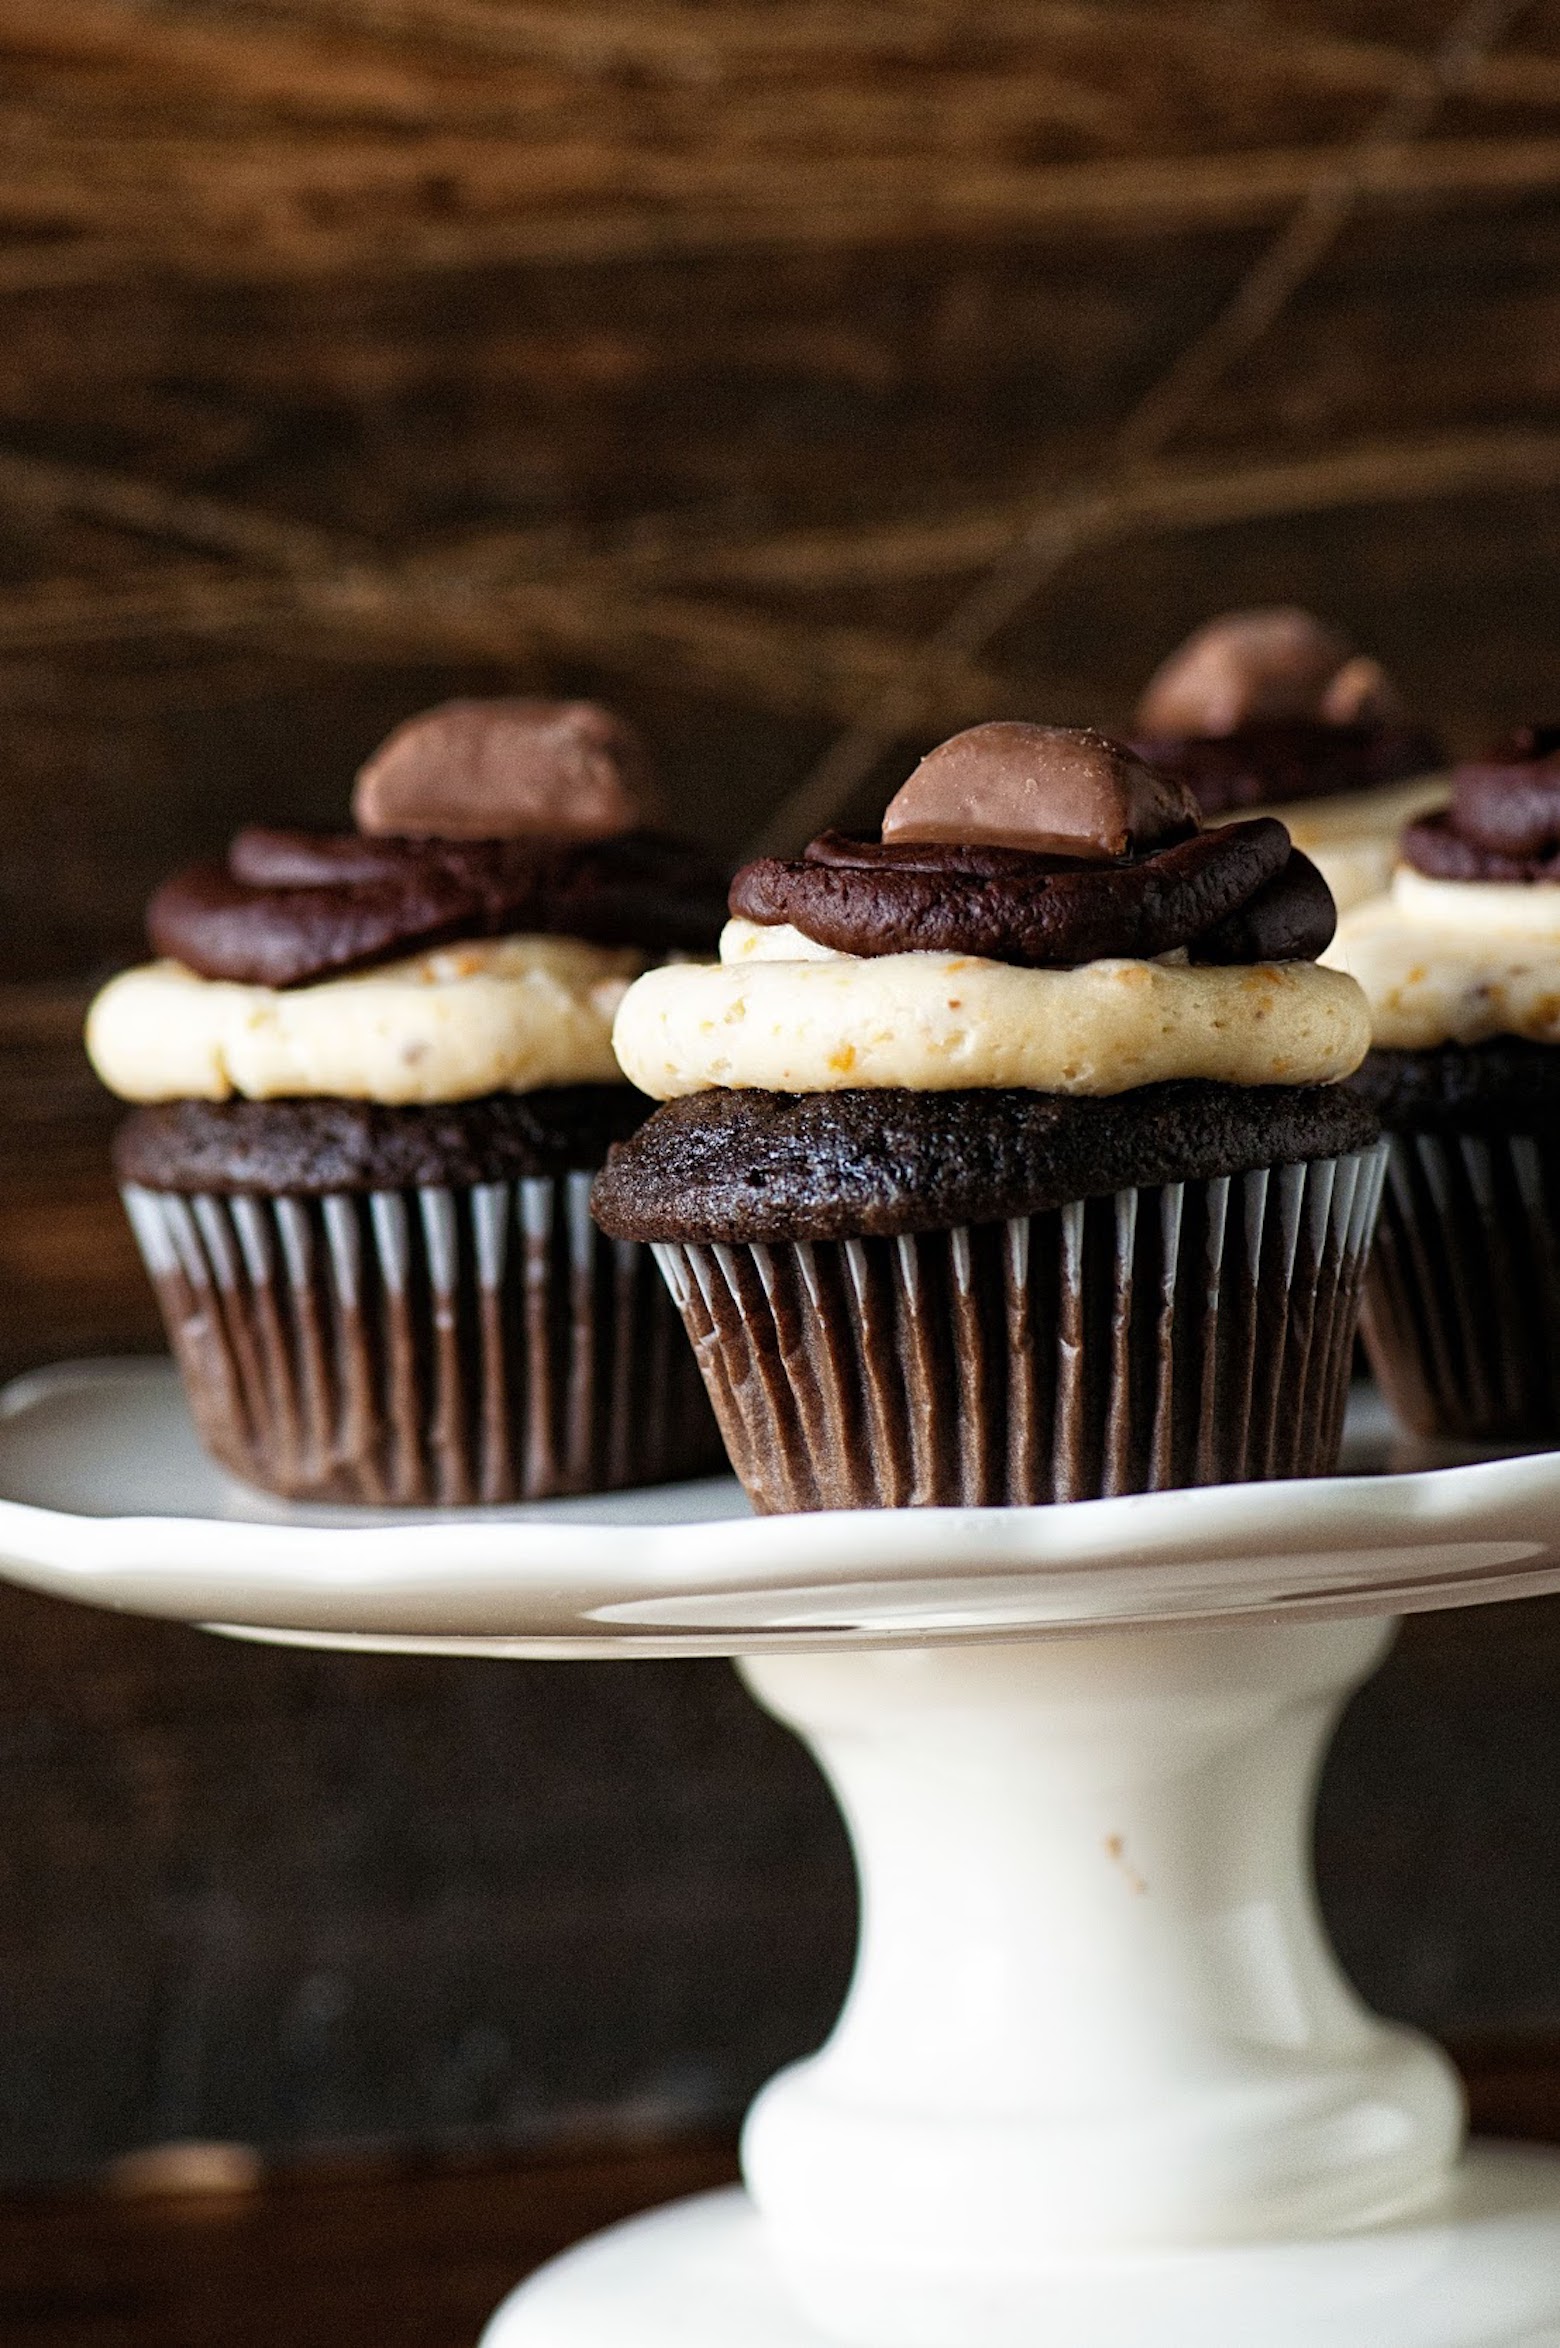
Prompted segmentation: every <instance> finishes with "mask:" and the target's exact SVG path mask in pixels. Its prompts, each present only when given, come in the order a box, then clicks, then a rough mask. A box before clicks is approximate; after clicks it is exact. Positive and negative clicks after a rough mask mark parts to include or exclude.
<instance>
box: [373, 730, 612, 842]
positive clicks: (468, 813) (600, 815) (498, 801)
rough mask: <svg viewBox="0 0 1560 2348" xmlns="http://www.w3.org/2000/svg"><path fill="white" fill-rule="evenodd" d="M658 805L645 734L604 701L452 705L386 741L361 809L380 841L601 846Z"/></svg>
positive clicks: (377, 753) (377, 756) (376, 758)
mask: <svg viewBox="0 0 1560 2348" xmlns="http://www.w3.org/2000/svg"><path fill="white" fill-rule="evenodd" d="M650 798H651V784H650V773H649V762H648V760H647V758H646V756H645V752H644V748H643V745H642V744H641V742H640V740H639V737H638V736H637V734H635V733H634V732H633V731H632V729H631V728H630V727H628V726H626V725H625V724H624V723H623V721H622V719H621V718H617V717H614V716H613V715H612V712H611V711H610V710H607V709H602V708H600V707H599V706H598V705H597V704H596V703H595V702H594V701H538V700H530V699H513V700H501V701H445V702H441V703H440V705H439V707H438V708H437V709H426V710H424V711H423V712H422V714H421V715H420V716H419V717H412V718H408V719H407V721H406V723H405V724H404V725H401V726H397V727H396V729H395V732H394V733H393V734H391V735H390V736H389V737H388V738H387V739H386V740H385V741H383V742H382V743H381V744H380V746H379V748H378V749H377V750H376V751H375V752H374V754H373V756H372V758H370V759H369V760H368V762H367V764H366V765H365V766H363V767H362V768H361V769H360V771H359V773H358V778H357V787H356V789H355V791H354V792H353V795H352V813H353V816H354V819H355V821H356V823H357V826H358V829H359V831H361V832H367V833H369V834H370V835H371V836H374V837H378V838H382V837H386V836H390V837H405V838H413V839H426V838H429V837H433V838H438V839H444V840H523V839H537V838H547V839H564V840H600V839H607V838H610V837H611V836H613V835H614V834H616V833H618V832H629V831H633V830H635V829H636V828H638V827H639V826H640V825H642V824H643V823H644V822H645V821H646V818H647V814H648V812H649V801H650Z"/></svg>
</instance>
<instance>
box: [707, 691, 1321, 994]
mask: <svg viewBox="0 0 1560 2348" xmlns="http://www.w3.org/2000/svg"><path fill="white" fill-rule="evenodd" d="M731 910H732V912H733V913H736V914H740V915H743V916H745V917H746V918H747V919H748V920H751V921H755V922H758V923H761V924H765V925H775V924H781V923H788V924H789V925H790V926H791V927H793V928H795V929H798V930H800V931H801V932H802V934H803V935H804V936H805V937H808V938H811V939H813V940H814V941H815V942H816V943H817V944H819V945H824V946H829V947H832V948H833V949H834V950H835V951H837V952H840V953H846V954H857V955H868V956H870V955H878V954H903V953H915V952H936V953H965V954H975V955H980V956H983V957H985V958H986V959H989V960H992V961H998V962H1011V963H1018V964H1021V965H1024V966H1027V967H1030V968H1036V969H1065V968H1070V967H1072V966H1074V965H1076V964H1078V963H1082V962H1095V961H1101V960H1105V959H1108V958H1112V957H1130V958H1139V959H1147V958H1151V957H1153V956H1156V955H1160V954H1167V953H1173V952H1176V951H1177V950H1180V949H1185V951H1186V952H1187V953H1188V955H1189V956H1190V958H1191V959H1192V960H1193V961H1198V962H1225V963H1228V962H1271V961H1299V960H1305V961H1314V959H1315V958H1316V956H1317V955H1318V954H1320V953H1321V952H1322V950H1323V948H1324V947H1325V946H1326V945H1327V944H1328V943H1329V941H1330V939H1331V937H1332V934H1333V927H1334V910H1333V902H1332V897H1331V895H1330V893H1329V891H1328V888H1327V885H1326V883H1325V881H1323V879H1322V877H1321V875H1320V874H1319V873H1318V872H1317V870H1316V868H1315V866H1314V865H1313V864H1312V863H1311V862H1310V861H1309V859H1308V858H1306V857H1305V856H1302V855H1301V854H1299V852H1298V851H1297V850H1295V849H1294V848H1293V847H1292V846H1291V844H1290V840H1289V835H1288V833H1287V832H1286V831H1285V829H1284V827H1283V825H1282V824H1280V823H1277V822H1275V821H1274V820H1273V819H1272V818H1271V817H1259V818H1257V819H1256V820H1255V821H1253V822H1249V823H1239V824H1230V825H1226V826H1225V827H1223V828H1222V829H1220V830H1217V831H1209V832H1204V831H1202V830H1201V829H1200V818H1199V815H1198V811H1197V806H1196V802H1195V801H1194V800H1193V799H1192V798H1191V797H1190V796H1189V794H1188V793H1187V792H1186V791H1185V789H1184V788H1183V787H1182V786H1181V785H1180V784H1179V783H1177V782H1176V781H1174V780H1168V779H1166V778H1165V777H1164V776H1161V775H1159V774H1156V773H1155V772H1154V771H1153V770H1152V769H1151V768H1150V767H1148V766H1146V765H1145V764H1144V763H1143V761H1142V760H1140V759H1138V758H1137V757H1136V756H1134V754H1133V753H1132V752H1131V751H1130V750H1128V749H1126V748H1125V747H1124V746H1123V745H1122V744H1120V743H1117V742H1111V741H1108V740H1107V739H1106V738H1105V737H1104V736H1102V735H1099V734H1095V733H1093V732H1091V731H1089V730H1087V729H1081V728H1068V727H1061V726H1031V725H1021V724H1010V723H1003V724H993V725H985V726H976V727H972V728H971V729H970V730H969V732H967V733H964V734H958V735H955V736H954V738H953V739H952V741H950V742H945V743H943V744H942V745H941V746H940V748H939V749H937V750H934V751H933V752H932V753H931V754H930V756H929V757H927V758H925V759H923V761H922V763H921V765H920V766H919V767H918V768H917V769H916V771H915V773H914V774H913V775H912V776H911V778H910V780H909V782H908V783H906V784H905V786H904V788H903V790H902V791H901V792H899V793H898V795H897V796H896V797H895V798H894V799H893V800H892V801H891V802H890V804H889V807H888V810H887V813H886V814H885V816H884V818H883V837H882V839H881V841H872V840H858V839H851V838H847V837H846V836H845V835H843V834H841V833H839V832H825V833H824V834H823V836H822V837H821V838H820V839H817V840H814V841H813V842H812V844H811V845H810V846H809V847H808V848H807V849H806V851H805V852H804V854H803V855H802V856H800V857H798V858H780V857H761V858H760V859H759V860H758V861H757V862H756V863H753V864H749V865H746V866H744V868H743V869H742V871H740V872H739V873H738V874H737V876H736V878H735V880H734V881H733V883H732V888H731Z"/></svg>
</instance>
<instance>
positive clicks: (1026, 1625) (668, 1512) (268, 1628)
mask: <svg viewBox="0 0 1560 2348" xmlns="http://www.w3.org/2000/svg"><path fill="white" fill-rule="evenodd" d="M1353 1453H1354V1458H1355V1459H1356V1461H1357V1462H1358V1463H1359V1464H1360V1465H1362V1466H1367V1467H1370V1468H1374V1469H1376V1470H1379V1469H1380V1468H1381V1467H1382V1466H1384V1465H1385V1464H1386V1461H1387V1458H1388V1440H1387V1436H1386V1433H1385V1430H1384V1427H1383V1424H1382V1422H1381V1420H1380V1418H1379V1415H1373V1414H1372V1412H1371V1410H1370V1408H1369V1405H1368V1403H1367V1405H1366V1408H1365V1412H1364V1417H1363V1421H1362V1423H1359V1424H1358V1425H1357V1431H1356V1435H1355V1438H1354V1444H1353ZM0 1572H3V1573H4V1574H6V1575H7V1576H8V1577H9V1578H10V1579H11V1580H13V1581H18V1582H25V1583H27V1584H28V1585H29V1586H30V1587H32V1588H34V1589H39V1590H47V1591H51V1592H53V1593H55V1594H57V1595H59V1596H62V1597H70V1598H77V1599H81V1600H83V1601H85V1602H87V1603H90V1604H95V1605H100V1606H114V1607H122V1608H128V1609H130V1610H131V1611H134V1612H139V1613H145V1614H162V1615H170V1616H173V1617H174V1618H176V1619H178V1620H182V1621H196V1622H211V1623H215V1624H222V1625H227V1626H232V1627H234V1628H241V1629H244V1630H247V1631H249V1632H251V1633H256V1634H261V1635H270V1636H281V1637H289V1636H296V1637H299V1638H301V1639H302V1641H303V1642H304V1643H305V1644H307V1645H310V1646H323V1645H365V1646H371V1647H377V1648H391V1649H395V1650H398V1651H403V1652H426V1653H443V1654H450V1653H455V1654H462V1653H466V1654H490V1655H542V1656H565V1655H611V1654H662V1655H679V1654H681V1655H688V1654H734V1653H753V1652H756V1651H758V1650H761V1649H765V1648H768V1647H771V1646H784V1647H798V1648H800V1647H820V1648H828V1647H847V1646H882V1645H884V1644H887V1643H891V1642H896V1641H905V1642H910V1643H913V1644H916V1645H922V1646H924V1645H928V1644H931V1643H936V1642H943V1641H950V1640H960V1639H979V1640H989V1639H993V1638H1005V1637H1012V1636H1036V1635H1040V1634H1044V1633H1048V1632H1057V1631H1076V1630H1079V1629H1081V1628H1083V1627H1086V1626H1091V1625H1115V1626H1121V1625H1128V1624H1148V1623H1166V1622H1197V1621H1211V1620H1228V1619H1230V1618H1231V1617H1233V1616H1237V1615H1243V1614H1265V1613H1270V1612H1274V1611H1278V1612H1282V1613H1284V1614H1286V1615H1294V1616H1304V1615H1328V1614H1349V1613H1375V1614H1389V1613H1390V1614H1399V1613H1404V1612H1408V1611H1412V1610H1415V1609H1419V1608H1425V1607H1435V1606H1457V1605H1465V1604H1468V1603H1470V1602H1472V1601H1474V1600H1481V1599H1492V1598H1510V1597H1518V1596H1531V1595H1533V1594H1535V1593H1537V1592H1539V1591H1542V1590H1549V1589H1557V1588H1560V1453H1540V1454H1536V1455H1533V1456H1530V1457H1519V1458H1507V1459H1496V1460H1491V1461H1488V1462H1485V1463H1481V1464H1477V1465H1472V1466H1461V1467H1453V1468H1442V1469H1438V1470H1431V1471H1420V1472H1416V1473H1413V1474H1392V1475H1386V1474H1382V1473H1379V1472H1377V1473H1365V1474H1353V1475H1346V1476H1337V1477H1329V1478H1326V1479H1323V1480H1320V1481H1317V1482H1314V1483H1304V1484H1248V1485H1224V1486H1220V1487H1218V1488H1216V1489H1214V1490H1210V1491H1197V1492H1161V1493H1145V1494H1142V1495H1139V1496H1136V1497H1133V1498H1129V1499H1123V1500H1095V1501H1088V1502H1085V1503H1081V1504H1078V1505H1075V1506H1072V1507H1068V1508H1027V1509H1026V1508H1015V1509H916V1510H900V1511H875V1512H872V1511H869V1512H862V1513H858V1514H838V1515H827V1516H801V1517H769V1518H763V1519H754V1518H753V1517H752V1516H751V1515H750V1514H749V1513H748V1509H747V1504H746V1502H745V1501H744V1500H743V1498H742V1495H741V1493H740V1491H739V1490H738V1488H737V1486H736V1485H735V1484H734V1483H733V1482H732V1481H731V1480H730V1479H729V1478H726V1479H716V1480H712V1481H711V1482H708V1483H701V1484H683V1485H670V1486H666V1487H663V1488H662V1489H660V1490H655V1491H646V1492H629V1493H619V1494H613V1495H607V1496H604V1497H600V1498H587V1499H579V1500H562V1501H551V1502H542V1503H535V1504H532V1505H530V1506H527V1507H516V1508H507V1509H470V1510H444V1511H439V1512H422V1513H420V1512H405V1511H403V1512H391V1511H373V1510H365V1509H348V1508H326V1507H313V1508H302V1507H290V1506H288V1505H287V1504H286V1503H284V1502H279V1501H273V1500H270V1499H268V1498H267V1497H266V1496H265V1495H264V1494H263V1493H256V1492H252V1491H248V1490H246V1489H245V1488H244V1487H242V1486H240V1485H238V1484H235V1483H233V1482H232V1481H231V1480H230V1479H228V1478H227V1477H225V1476H223V1475H222V1474H221V1472H220V1471H219V1470H218V1469H216V1468H214V1467H213V1466H212V1465H211V1464H210V1463H209V1462H208V1461H207V1459H206V1458H205V1456H204V1455H203V1453H202V1452H201V1450H200V1447H199V1445H198V1444H197V1442H196V1440H195V1434H194V1430H193V1427H192V1426H191V1423H190V1419H189V1415H188V1413H187V1411H186V1410H185V1407H184V1403H183V1399H182V1396H181V1394H180V1391H179V1387H178V1383H177V1380H176V1378H175V1376H174V1373H173V1371H172V1370H171V1368H170V1367H169V1366H168V1365H167V1364H166V1363H157V1362H107V1363H81V1364H74V1365H72V1364H66V1365H64V1366H62V1367H60V1368H58V1369H51V1370H45V1371H41V1372H39V1373H37V1374H36V1375H34V1376H32V1377H28V1378H22V1379H19V1380H17V1381H16V1383H15V1384H13V1385H12V1386H10V1387H8V1388H7V1389H6V1390H5V1392H4V1394H3V1395H0Z"/></svg>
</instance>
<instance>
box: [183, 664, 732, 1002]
mask: <svg viewBox="0 0 1560 2348" xmlns="http://www.w3.org/2000/svg"><path fill="white" fill-rule="evenodd" d="M647 794H648V768H647V762H646V761H645V758H644V753H643V751H642V749H641V748H640V746H639V744H638V742H637V738H636V737H635V736H633V735H632V734H631V732H630V731H629V729H628V728H627V727H626V726H624V725H622V723H621V722H620V721H619V720H618V719H616V718H614V717H613V716H612V715H611V713H610V712H609V711H606V710H603V709H597V708H596V707H595V706H594V705H593V704H591V703H589V702H547V701H502V700H500V701H489V702H481V701H466V702H449V703H446V704H445V705H444V706H443V707H442V708H439V709H435V710H430V711H428V712H426V713H425V714H424V715H423V716H422V717H419V718H413V719H411V720H409V721H408V723H407V724H406V725H404V726H402V727H400V728H398V729H397V731H396V732H395V733H393V734H392V735H391V736H390V738H389V740H388V741H387V742H386V743H385V744H384V746H383V747H382V748H381V749H380V750H379V751H377V752H376V753H375V754H374V756H373V757H372V758H371V759H370V760H369V761H368V763H367V765H366V766H365V767H364V768H363V770H362V773H361V774H360V776H359V778H358V786H357V794H356V799H355V802H354V805H355V809H356V814H357V818H358V823H359V827H360V828H359V830H358V832H356V833H351V832H347V833H327V832H307V831H282V830H268V829H259V828H256V829H251V830H248V831H243V832H240V833H239V835H238V837H237V839H236V840H235V841H234V843H233V845H232V848H231V849H230V851H229V853H228V856H227V859H226V861H225V862H223V863H219V864H199V865H192V866H189V867H187V868H186V869H185V870H184V871H182V872H179V873H176V874H175V875H174V876H173V878H172V879H171V880H169V881H167V882H165V883H164V884H163V886H162V887H161V888H160V889H159V890H158V891H157V893H156V895H155V896H154V897H153V899H152V902H151V905H150V908H149V910H148V915H147V928H148V932H149V935H150V938H151V942H152V946H153V948H154V950H155V951H156V952H157V953H159V954H164V955H169V956H171V957H172V958H173V959H175V960H176V961H179V962H182V963H184V964H185V966H186V967H187V968H188V969H191V970H193V971H195V972H196V973H197V974H198V975H199V976H200V977H202V978H213V979H231V980H236V981H238V982H240V983H243V984H248V985H255V986H270V987H294V986H304V985H308V984H309V983H310V982H312V981H315V980H319V979H324V978H331V977H336V976H340V975H342V974H344V973H346V972H348V971H353V970H362V969H366V968H369V967H372V966H373V965H374V964H375V963H380V962H387V961H393V960H397V959H399V958H401V957H403V956H405V955H408V954H414V953H418V952H421V951H423V950H424V949H426V948H428V947H431V946H436V945H447V944H452V943H454V942H456V941H458V940H460V939H463V938H486V937H500V936H504V935H506V934H511V933H513V932H517V931H531V932H536V933H541V934H544V935H554V936H570V937H579V938H587V939H589V940H591V941H592V942H593V943H595V944H598V945H638V946H643V947H645V948H646V949H647V950H650V951H657V952H662V951H668V950H674V949H683V950H687V951H690V952H706V951H709V950H711V949H713V947H714V944H715V941H716V939H717V938H718V936H719V933H720V926H721V919H722V904H721V898H722V894H723V885H724V875H723V874H722V873H721V871H720V870H719V868H718V867H717V865H716V864H715V863H714V862H713V860H712V859H711V858H709V857H708V856H707V855H705V854H704V853H703V852H702V851H700V850H698V849H695V848H691V847H688V846H685V845H683V844H681V843H680V842H678V841H675V840H672V839H669V838H667V837H666V836H665V835H663V834H661V833H659V832H655V831H650V830H646V829H644V828H642V816H643V813H644V811H645V809H646V807H647V804H648V798H647Z"/></svg>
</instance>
